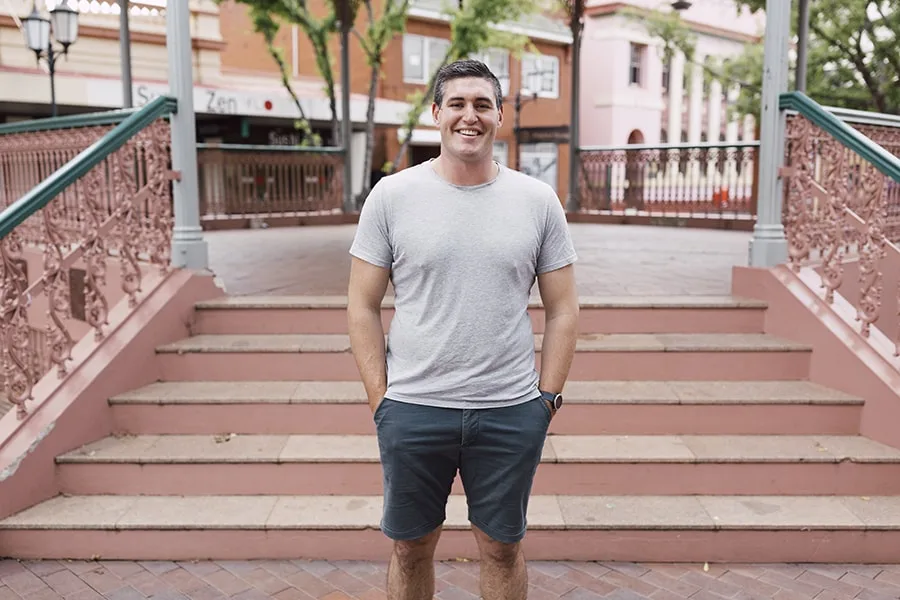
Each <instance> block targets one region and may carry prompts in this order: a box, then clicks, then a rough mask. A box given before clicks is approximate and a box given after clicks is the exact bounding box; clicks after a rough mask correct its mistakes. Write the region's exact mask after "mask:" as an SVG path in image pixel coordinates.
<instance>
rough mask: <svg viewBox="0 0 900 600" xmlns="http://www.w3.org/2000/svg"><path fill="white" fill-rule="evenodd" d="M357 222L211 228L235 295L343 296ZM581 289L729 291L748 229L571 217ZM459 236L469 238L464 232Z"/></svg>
mask: <svg viewBox="0 0 900 600" xmlns="http://www.w3.org/2000/svg"><path fill="white" fill-rule="evenodd" d="M355 231H356V226H355V225H342V226H322V227H293V228H272V229H257V230H240V231H218V232H208V233H207V234H206V238H207V240H208V241H209V254H210V265H211V267H212V269H213V270H214V271H215V272H216V274H217V275H218V276H219V277H220V278H221V279H222V280H223V281H224V282H225V284H226V290H227V292H228V293H229V294H234V295H245V294H267V295H291V294H298V295H345V294H346V293H347V276H348V274H349V271H350V256H349V255H348V254H347V251H348V249H349V248H350V244H351V242H352V240H353V234H354V232H355ZM571 231H572V237H573V240H574V242H575V248H576V251H577V252H578V254H579V262H578V264H577V265H576V279H577V281H578V288H579V293H580V294H581V295H583V296H631V295H723V294H729V293H730V289H731V288H730V286H731V283H730V282H731V268H732V266H733V265H746V264H747V243H748V241H749V240H750V234H749V233H745V232H736V231H718V230H702V229H676V228H670V227H643V226H631V225H629V226H626V225H589V224H572V225H571ZM460 243H464V241H463V239H462V238H461V239H460Z"/></svg>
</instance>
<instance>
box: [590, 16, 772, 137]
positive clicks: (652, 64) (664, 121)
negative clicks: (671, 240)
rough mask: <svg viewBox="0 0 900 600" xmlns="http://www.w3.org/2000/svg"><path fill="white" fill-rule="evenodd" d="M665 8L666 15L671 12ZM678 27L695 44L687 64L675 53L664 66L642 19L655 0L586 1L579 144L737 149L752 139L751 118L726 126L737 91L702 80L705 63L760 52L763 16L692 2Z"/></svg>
mask: <svg viewBox="0 0 900 600" xmlns="http://www.w3.org/2000/svg"><path fill="white" fill-rule="evenodd" d="M668 4H669V3H668V2H665V3H663V9H664V10H668V7H667V6H666V5H668ZM691 4H692V5H691V7H690V8H688V9H687V10H685V11H683V12H682V14H681V17H682V20H683V22H684V24H685V25H686V26H688V27H689V28H690V29H691V31H692V33H693V34H694V36H695V38H696V50H695V56H694V58H693V62H692V63H687V61H686V60H685V56H684V54H683V53H680V52H677V53H676V54H675V56H674V57H673V58H672V60H671V61H670V62H669V63H668V64H665V63H666V61H665V60H664V56H663V52H662V47H661V42H660V40H659V39H656V38H654V37H653V36H651V34H650V32H649V31H648V28H647V27H646V24H645V22H644V21H642V20H641V19H640V18H635V15H640V11H642V10H643V11H647V10H652V9H657V8H659V7H660V2H659V1H658V0H625V1H620V2H608V1H607V0H593V1H591V0H589V1H588V2H587V6H586V9H585V28H584V42H583V46H582V72H581V75H582V90H581V98H580V102H581V130H580V134H581V144H582V145H584V146H598V145H599V146H609V145H612V146H619V145H625V144H633V143H643V144H659V143H690V144H699V143H702V142H707V141H709V142H725V141H728V142H736V141H749V140H753V139H755V137H756V136H755V125H754V119H753V118H752V117H732V118H729V112H730V111H729V105H730V103H731V102H733V101H734V100H735V98H736V97H737V94H738V92H739V89H738V88H737V86H735V85H732V84H730V83H729V82H725V81H718V80H716V79H715V78H709V77H706V78H705V77H704V70H703V68H702V65H703V64H704V63H705V61H706V60H707V57H712V58H716V59H721V58H728V57H735V56H737V55H739V54H740V53H741V52H742V51H743V50H744V47H745V45H746V44H759V43H762V42H761V37H760V36H761V34H762V32H763V31H764V27H765V22H764V17H763V16H762V15H753V14H750V13H749V12H748V11H746V10H744V11H738V9H737V7H736V6H735V4H734V3H733V2H732V1H731V0H695V1H694V2H692V3H691Z"/></svg>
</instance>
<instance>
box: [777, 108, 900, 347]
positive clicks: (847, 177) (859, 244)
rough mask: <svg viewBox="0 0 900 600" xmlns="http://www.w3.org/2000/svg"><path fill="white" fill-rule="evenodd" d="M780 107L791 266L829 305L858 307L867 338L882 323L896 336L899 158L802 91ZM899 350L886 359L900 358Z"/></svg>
mask: <svg viewBox="0 0 900 600" xmlns="http://www.w3.org/2000/svg"><path fill="white" fill-rule="evenodd" d="M781 108H782V109H783V110H786V111H789V112H788V115H787V130H786V145H785V152H786V157H785V165H786V166H785V167H784V169H783V170H782V175H783V176H784V179H785V202H784V225H785V233H786V236H787V239H788V252H789V257H788V262H789V265H790V267H791V268H792V270H793V271H794V272H795V273H801V271H803V272H804V273H805V274H806V277H807V278H814V279H815V280H817V281H818V282H819V283H820V285H821V289H823V290H824V292H823V296H824V300H825V302H827V303H828V304H829V305H834V304H835V300H836V294H837V295H841V296H842V297H843V298H846V299H848V300H849V301H850V302H851V303H853V304H854V305H855V309H856V317H855V319H856V322H857V323H858V328H859V333H860V334H861V335H862V336H863V337H866V338H869V337H870V335H871V334H872V330H873V327H875V326H877V327H878V328H879V329H880V330H881V331H880V333H881V334H885V335H888V336H890V337H892V338H894V339H897V337H896V335H897V333H898V319H897V310H896V307H897V297H898V292H900V290H893V291H891V292H888V291H886V290H885V284H884V279H885V274H887V273H888V272H890V275H891V278H892V279H895V278H896V277H897V276H898V274H900V250H898V248H897V246H896V245H895V243H896V242H897V241H900V220H898V219H897V218H896V207H897V206H898V205H900V158H897V157H896V156H894V155H893V154H891V153H890V152H888V151H887V150H886V149H885V148H882V147H881V146H879V145H878V144H876V143H875V142H874V141H873V140H871V139H869V138H867V137H866V136H865V135H863V133H861V131H858V130H857V129H855V128H853V127H850V126H849V125H847V124H846V123H844V122H842V121H841V120H840V119H839V118H837V117H836V116H835V115H833V114H831V113H830V112H828V111H826V110H825V109H824V108H822V107H821V106H819V105H818V104H816V103H815V102H813V101H812V100H811V99H810V98H808V97H807V96H805V95H803V94H800V93H797V92H794V93H791V94H785V95H784V96H782V99H781ZM881 133H883V132H881ZM809 268H812V269H814V270H815V275H812V274H811V273H810V271H809ZM848 272H853V273H855V275H856V277H855V281H854V280H853V279H852V278H850V277H848V276H847V274H848ZM886 304H890V305H891V306H892V307H893V310H887V311H886V310H885V308H886V306H885V305H886ZM893 346H894V348H893V357H886V358H894V357H897V356H900V345H898V343H894V344H893Z"/></svg>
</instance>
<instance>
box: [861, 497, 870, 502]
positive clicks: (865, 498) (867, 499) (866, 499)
mask: <svg viewBox="0 0 900 600" xmlns="http://www.w3.org/2000/svg"><path fill="white" fill-rule="evenodd" d="M861 498H862V499H863V500H865V501H866V502H868V501H869V500H871V498H869V497H868V496H861Z"/></svg>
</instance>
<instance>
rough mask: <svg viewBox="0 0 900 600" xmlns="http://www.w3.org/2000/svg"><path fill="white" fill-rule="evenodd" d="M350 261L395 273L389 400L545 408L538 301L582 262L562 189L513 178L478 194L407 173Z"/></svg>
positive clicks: (378, 198) (397, 179) (361, 233)
mask: <svg viewBox="0 0 900 600" xmlns="http://www.w3.org/2000/svg"><path fill="white" fill-rule="evenodd" d="M350 254H352V255H353V256H355V257H357V258H360V259H362V260H364V261H366V262H369V263H371V264H374V265H376V266H379V267H386V268H390V269H391V281H392V283H393V286H394V297H395V313H394V318H393V321H392V322H391V326H390V331H389V333H388V341H387V383H388V388H387V394H386V396H387V397H388V398H391V399H392V400H397V401H400V402H410V403H414V404H424V405H428V406H438V407H448V408H490V407H499V406H511V405H514V404H518V403H521V402H526V401H528V400H531V399H534V398H535V397H537V395H538V394H537V385H538V374H537V371H536V370H535V343H534V332H533V330H532V327H531V319H530V318H529V315H528V300H529V294H530V291H531V289H532V287H533V285H534V282H535V278H536V276H537V274H540V273H545V272H548V271H553V270H556V269H560V268H562V267H565V266H566V265H569V264H571V263H573V262H575V260H576V255H575V249H574V247H573V244H572V239H571V237H570V235H569V229H568V226H567V223H566V217H565V213H564V212H563V209H562V206H561V204H560V201H559V198H558V197H557V195H556V192H554V191H553V189H552V188H551V187H550V186H548V185H547V184H545V183H543V182H541V181H539V180H537V179H534V178H532V177H529V176H527V175H524V174H522V173H519V172H517V171H513V170H511V169H508V168H506V167H502V166H501V167H500V173H499V175H498V176H497V177H496V178H495V179H494V180H492V181H490V182H488V183H485V184H483V185H478V186H468V187H463V186H456V185H453V184H450V183H448V182H447V181H445V180H444V179H442V178H441V177H440V176H439V175H438V174H437V173H436V172H435V170H434V168H433V166H432V164H431V162H430V161H429V162H426V163H424V164H421V165H418V166H415V167H411V168H408V169H405V170H403V171H400V172H398V173H396V174H394V175H391V176H389V177H385V178H383V179H381V180H380V181H379V182H378V183H377V184H376V185H375V187H374V188H373V189H372V192H371V193H370V195H369V197H368V198H367V200H366V203H365V205H364V206H363V209H362V212H361V214H360V217H359V227H358V229H357V231H356V238H355V239H354V241H353V245H352V247H351V248H350Z"/></svg>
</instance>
